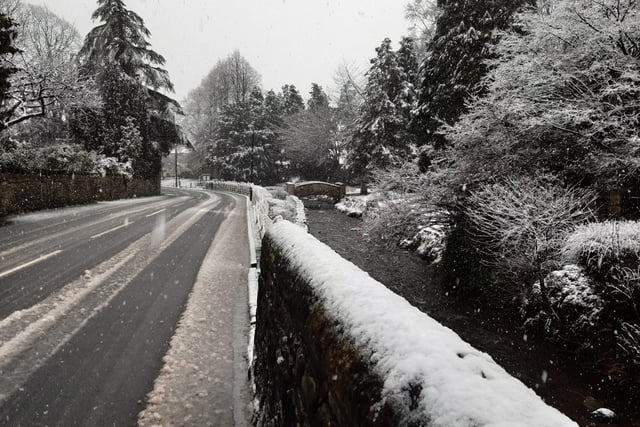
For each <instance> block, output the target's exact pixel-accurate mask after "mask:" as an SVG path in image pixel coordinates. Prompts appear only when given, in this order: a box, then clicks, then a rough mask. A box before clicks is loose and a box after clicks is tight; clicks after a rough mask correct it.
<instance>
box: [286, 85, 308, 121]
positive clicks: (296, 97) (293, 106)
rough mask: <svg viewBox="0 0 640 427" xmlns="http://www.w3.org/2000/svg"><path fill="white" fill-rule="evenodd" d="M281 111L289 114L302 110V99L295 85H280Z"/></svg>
mask: <svg viewBox="0 0 640 427" xmlns="http://www.w3.org/2000/svg"><path fill="white" fill-rule="evenodd" d="M282 98H283V111H284V114H285V115H287V116H290V115H292V114H295V113H298V112H300V111H301V110H304V101H303V100H302V96H300V92H298V89H296V87H295V85H284V86H282Z"/></svg>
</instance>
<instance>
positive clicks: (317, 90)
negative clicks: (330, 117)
mask: <svg viewBox="0 0 640 427" xmlns="http://www.w3.org/2000/svg"><path fill="white" fill-rule="evenodd" d="M309 95H310V96H311V97H310V98H309V101H308V102H307V105H308V107H309V109H310V110H312V111H313V110H316V109H320V108H328V107H329V97H328V96H327V94H326V93H324V90H323V89H322V86H320V85H319V84H317V83H311V92H309Z"/></svg>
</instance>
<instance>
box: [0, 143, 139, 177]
mask: <svg viewBox="0 0 640 427" xmlns="http://www.w3.org/2000/svg"><path fill="white" fill-rule="evenodd" d="M2 148H4V150H3V151H2V152H1V153H0V171H7V172H17V173H39V172H45V173H50V172H54V173H64V174H72V173H83V174H98V175H102V176H105V175H125V176H129V177H130V176H131V173H132V170H131V163H130V162H125V163H123V162H120V161H118V159H116V158H113V157H106V156H104V155H103V154H97V153H96V152H94V151H86V150H84V149H83V148H82V147H80V146H78V145H73V144H56V145H48V146H44V147H32V146H30V145H29V144H27V143H24V142H17V141H11V142H3V145H2Z"/></svg>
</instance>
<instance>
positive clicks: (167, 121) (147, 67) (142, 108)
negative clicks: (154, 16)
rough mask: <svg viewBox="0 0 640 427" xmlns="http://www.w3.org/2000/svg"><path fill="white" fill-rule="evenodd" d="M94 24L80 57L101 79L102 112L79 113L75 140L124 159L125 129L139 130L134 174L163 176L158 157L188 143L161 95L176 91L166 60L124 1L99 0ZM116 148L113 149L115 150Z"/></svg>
mask: <svg viewBox="0 0 640 427" xmlns="http://www.w3.org/2000/svg"><path fill="white" fill-rule="evenodd" d="M92 18H93V19H94V20H98V21H99V22H100V24H98V25H97V26H96V27H95V28H93V29H92V30H91V31H90V32H89V34H87V36H86V38H85V41H84V45H83V46H82V48H81V50H80V56H81V58H83V59H84V61H85V66H86V69H87V70H91V71H90V72H93V73H96V74H97V75H98V79H97V80H98V82H99V85H100V91H101V94H102V98H103V101H104V106H103V108H102V112H101V114H100V115H98V116H96V115H95V114H91V113H88V114H87V113H86V112H84V111H78V112H76V117H74V118H72V122H75V123H76V124H75V125H74V124H72V128H73V129H76V132H75V133H76V134H75V137H76V139H80V141H81V142H83V143H84V144H85V145H89V146H90V148H94V149H99V150H100V151H102V152H103V153H107V154H110V153H114V154H119V153H122V152H123V150H121V149H120V147H117V145H118V144H119V142H120V141H123V139H122V136H121V133H122V129H129V128H130V127H131V125H132V123H133V124H136V125H137V126H139V128H138V132H139V134H140V136H141V139H142V144H141V148H140V150H139V151H138V152H139V153H140V157H139V158H138V159H134V160H133V165H134V174H136V175H140V176H153V175H155V174H157V173H159V171H160V167H161V163H160V157H161V155H162V154H166V153H168V152H169V150H170V147H171V146H172V145H173V144H175V143H179V142H182V141H184V139H185V138H184V136H183V134H182V131H181V130H180V128H179V126H177V125H176V123H175V113H182V110H181V108H180V105H179V104H178V102H176V101H175V100H173V99H171V98H169V97H168V96H166V95H164V94H162V93H160V92H158V89H166V90H169V91H173V85H172V83H171V80H170V79H169V74H168V73H167V71H166V70H165V69H164V68H162V66H163V65H164V63H165V59H164V58H163V57H162V55H160V54H158V53H157V52H155V51H154V50H152V49H151V45H150V43H149V42H148V40H147V38H148V37H149V36H150V33H149V30H148V29H147V28H146V26H145V24H144V21H143V19H142V18H141V17H140V16H139V15H138V14H136V13H135V12H133V11H131V10H129V9H127V8H126V7H125V4H124V2H123V1H122V0H98V8H97V9H96V11H95V12H94V13H93V15H92ZM114 145H115V146H114Z"/></svg>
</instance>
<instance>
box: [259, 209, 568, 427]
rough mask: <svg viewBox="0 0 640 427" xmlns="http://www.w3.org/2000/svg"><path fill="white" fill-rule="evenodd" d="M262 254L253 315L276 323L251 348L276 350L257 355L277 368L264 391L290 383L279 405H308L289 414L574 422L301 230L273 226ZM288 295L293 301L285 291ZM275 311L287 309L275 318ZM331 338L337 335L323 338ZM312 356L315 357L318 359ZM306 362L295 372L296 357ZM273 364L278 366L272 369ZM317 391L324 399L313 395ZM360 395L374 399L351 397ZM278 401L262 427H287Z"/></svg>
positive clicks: (472, 422)
mask: <svg viewBox="0 0 640 427" xmlns="http://www.w3.org/2000/svg"><path fill="white" fill-rule="evenodd" d="M264 248H265V250H266V252H265V253H264V254H263V256H264V257H268V260H269V262H271V263H272V264H273V265H269V268H272V269H273V271H271V272H263V273H267V274H263V275H262V276H261V282H260V285H261V286H267V287H269V289H267V290H265V291H263V292H261V295H263V294H264V295H266V296H265V298H270V299H271V300H269V301H263V300H262V299H261V300H260V301H259V304H263V303H265V307H264V308H263V307H262V306H259V308H258V315H259V316H260V314H263V310H265V311H264V313H268V314H270V315H273V316H281V317H280V318H278V319H269V324H270V325H271V326H270V327H269V328H268V329H261V325H260V324H258V330H259V332H260V335H259V339H260V340H261V342H260V343H258V344H260V345H257V349H258V350H259V351H261V352H264V350H266V349H271V350H273V351H275V352H276V353H277V359H275V355H268V354H258V355H257V357H258V359H260V358H262V360H258V362H259V363H258V364H259V365H260V366H258V367H259V368H264V369H268V370H274V371H277V372H276V373H275V374H274V373H273V372H269V373H267V375H268V378H267V379H266V380H263V382H262V383H261V384H263V385H264V387H265V388H268V387H269V386H271V387H273V384H274V383H278V382H285V383H286V382H287V381H291V380H293V383H291V382H289V383H288V384H285V387H290V390H288V391H287V393H285V397H282V399H283V400H288V399H291V397H290V396H289V395H290V394H294V395H295V394H297V395H298V398H301V399H302V400H303V401H304V400H305V399H309V402H307V403H309V405H308V406H307V405H306V403H303V404H302V405H303V406H304V407H305V409H298V408H295V409H294V412H295V413H296V414H300V413H301V414H303V415H304V414H308V411H309V408H312V407H314V405H315V404H314V403H313V402H322V401H324V402H328V403H325V404H323V405H322V407H321V410H320V411H319V412H318V413H317V414H315V416H323V415H324V414H325V413H331V417H334V419H335V417H338V419H340V421H342V422H346V421H347V420H348V419H349V417H350V416H355V417H356V418H355V419H356V420H359V422H364V421H366V420H371V421H373V420H376V419H377V420H378V421H380V419H379V417H383V418H384V419H386V421H391V422H392V423H393V424H396V425H429V426H536V427H540V426H575V425H577V424H576V423H574V422H573V421H571V420H570V419H569V418H567V417H566V416H564V415H563V414H561V413H560V412H559V411H557V410H556V409H554V408H552V407H549V406H547V405H546V404H545V403H544V402H543V401H542V400H541V399H540V398H539V397H538V396H537V395H536V394H535V393H534V392H533V391H532V390H530V389H529V388H527V387H526V386H525V385H524V384H522V383H521V382H520V381H518V380H517V379H515V378H513V377H512V376H510V375H509V374H508V373H507V372H506V371H505V370H504V369H503V368H501V367H500V366H499V365H497V364H496V363H495V362H494V361H493V359H491V357H490V356H488V355H487V354H485V353H482V352H480V351H478V350H476V349H474V348H473V347H471V345H469V344H467V343H466V342H464V341H463V340H462V339H461V338H460V337H459V336H458V335H456V334H455V333H454V332H453V331H452V330H450V329H448V328H446V327H444V326H442V325H441V324H439V323H438V322H436V321H435V320H433V319H432V318H430V317H429V316H427V315H426V314H424V313H422V312H420V311H419V310H418V309H417V308H415V307H413V306H411V305H410V304H409V303H408V302H407V301H406V300H405V299H404V298H402V297H400V296H398V295H396V294H394V293H393V292H391V291H390V290H389V289H387V288H386V287H385V286H384V285H382V284H381V283H379V282H377V281H375V280H373V279H372V278H371V277H370V276H369V275H368V274H367V273H365V272H363V271H362V270H360V269H359V268H358V267H356V266H355V265H353V264H352V263H350V262H348V261H346V260H345V259H343V258H341V257H340V256H339V255H338V254H336V253H335V252H334V251H333V250H331V249H330V248H329V247H328V246H326V245H324V244H323V243H321V242H319V241H318V240H316V239H315V238H314V237H313V236H311V235H309V234H307V233H305V232H304V231H302V230H301V229H300V228H299V227H296V226H294V225H293V224H291V223H288V222H286V221H278V222H276V223H274V224H272V225H271V226H270V227H269V229H268V231H267V235H266V240H265V243H264ZM265 265H266V263H265ZM291 281H294V282H295V283H293V284H291V283H289V282H291ZM282 287H284V288H286V289H282ZM291 292H293V293H296V295H288V293H291ZM298 293H299V295H297V294H298ZM261 298H262V297H261ZM301 301H302V302H301ZM305 304H306V305H307V307H305ZM283 310H287V311H288V313H286V314H282V315H281V314H279V313H281V312H282V311H283ZM301 313H302V314H301ZM258 321H259V322H260V318H259V319H258ZM279 321H281V324H278V322H279ZM318 325H321V326H318ZM274 327H275V328H276V329H277V331H276V332H274V333H273V337H271V338H268V337H263V335H262V333H263V332H264V334H265V335H267V334H269V333H270V332H269V329H273V328H274ZM327 330H329V332H327ZM316 334H319V336H317V335H316ZM306 335H309V336H306ZM332 335H334V336H336V337H338V338H330V337H331V336H332ZM280 337H282V338H280ZM327 337H329V338H327ZM269 340H271V342H269ZM292 342H293V343H295V344H291V343H292ZM313 346H317V348H316V347H313ZM326 346H333V348H325V347H326ZM308 347H313V348H312V349H311V350H309V348H308ZM317 351H320V352H322V354H319V355H316V354H315V353H316V352H317ZM336 355H338V356H336ZM305 358H306V361H305V363H303V364H302V366H303V367H302V368H299V366H298V365H299V364H300V363H299V360H301V359H302V360H305ZM272 359H274V360H275V365H276V366H270V365H271V364H272ZM345 360H346V361H345ZM309 363H315V364H317V365H322V366H323V367H324V368H325V369H327V368H328V369H330V370H329V371H328V372H324V373H322V374H320V375H319V376H316V377H313V375H314V373H313V371H314V369H312V370H311V371H309V370H305V369H306V368H304V365H308V364H309ZM323 364H324V365H323ZM327 364H328V365H329V366H327ZM317 365H316V366H314V368H315V369H316V370H317ZM354 366H364V368H361V369H363V370H364V373H363V372H362V371H360V375H354V372H353V369H354V368H353V367H354ZM300 369H303V373H300V372H299V370H300ZM258 374H260V372H258ZM274 375H275V376H274ZM277 375H280V377H278V376H277ZM300 377H301V379H299V378H300ZM310 377H311V378H310ZM363 377H365V378H367V377H370V378H368V379H366V384H360V383H358V381H363V380H362V378H363ZM329 378H330V379H331V380H330V381H329ZM258 380H260V378H259V379H258ZM323 382H325V383H326V382H329V384H323ZM376 384H379V387H380V390H377V391H373V392H372V391H370V390H369V391H367V392H366V393H363V392H358V393H354V392H353V390H356V391H357V390H365V389H371V388H372V387H373V388H375V387H376ZM311 385H312V386H311ZM362 387H364V388H362ZM296 389H301V391H300V392H296ZM344 390H351V391H350V392H347V394H346V396H351V398H352V399H353V401H351V402H345V401H344V399H342V400H341V397H342V398H344V396H345V394H344ZM322 393H325V394H326V395H325V396H320V395H321V394H322ZM339 393H343V394H339ZM349 393H350V394H349ZM338 394H339V395H338ZM287 396H289V397H287ZM367 397H370V398H371V399H373V400H371V401H367V402H359V401H358V400H362V399H366V398H367ZM275 398H276V399H277V398H278V397H277V396H276V397H275ZM263 399H266V400H269V399H274V397H273V396H263ZM336 400H337V401H338V403H339V405H338V406H339V408H338V407H332V405H333V404H332V403H331V402H332V401H334V402H335V401H336ZM286 403H290V402H289V401H286V402H282V404H278V403H277V402H266V401H263V402H261V405H262V407H261V410H263V411H264V412H267V413H263V414H261V417H262V421H263V422H265V423H269V422H271V421H274V420H276V421H277V420H279V421H280V422H285V423H286V421H287V419H288V416H290V414H287V412H286V411H284V412H282V411H281V410H280V412H279V409H278V408H281V407H282V405H284V407H286V406H287V405H286ZM293 405H294V406H297V405H298V403H297V402H296V403H293ZM327 405H328V407H327ZM315 407H317V405H315ZM274 408H275V409H274ZM322 408H324V409H322ZM345 408H346V409H345ZM363 408H364V409H363ZM268 412H273V413H268ZM311 415H312V414H309V415H308V416H311ZM363 417H364V418H363ZM352 421H354V420H353V419H352ZM383 423H384V420H383Z"/></svg>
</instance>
